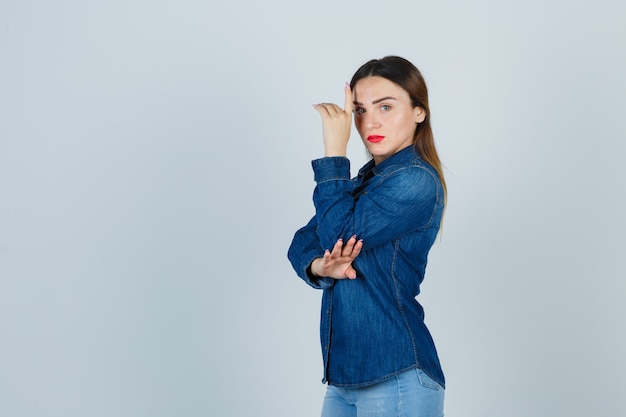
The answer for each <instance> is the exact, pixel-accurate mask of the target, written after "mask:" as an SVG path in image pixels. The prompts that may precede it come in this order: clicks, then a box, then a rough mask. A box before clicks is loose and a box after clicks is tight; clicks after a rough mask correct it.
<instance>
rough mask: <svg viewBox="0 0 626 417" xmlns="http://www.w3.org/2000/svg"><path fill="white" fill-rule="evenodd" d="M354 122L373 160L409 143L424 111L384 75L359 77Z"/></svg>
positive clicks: (355, 95)
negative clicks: (413, 103)
mask: <svg viewBox="0 0 626 417" xmlns="http://www.w3.org/2000/svg"><path fill="white" fill-rule="evenodd" d="M353 97H354V124H355V125H356V129H357V130H358V132H359V135H361V139H362V140H363V143H364V144H365V147H366V148H367V150H368V151H369V152H370V153H371V154H372V156H374V162H375V163H376V164H379V163H381V162H382V161H384V160H385V159H387V158H389V157H390V156H391V155H393V154H395V153H396V152H398V151H400V150H402V149H404V148H406V147H407V146H410V145H411V144H412V143H413V134H414V133H415V128H416V127H417V124H418V123H421V122H423V121H424V118H425V117H426V112H425V111H424V109H422V108H421V107H413V105H412V104H411V98H410V97H409V94H408V93H407V92H406V91H405V90H404V89H403V88H402V87H400V86H399V85H397V84H396V83H394V82H391V81H389V80H388V79H386V78H383V77H378V76H373V77H366V78H361V79H360V80H359V81H357V83H356V85H355V86H354V92H353Z"/></svg>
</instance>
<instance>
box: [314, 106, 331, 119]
mask: <svg viewBox="0 0 626 417" xmlns="http://www.w3.org/2000/svg"><path fill="white" fill-rule="evenodd" d="M313 108H314V109H315V110H317V112H318V113H319V114H320V116H322V118H323V117H324V116H330V112H329V111H328V106H327V105H326V104H324V103H320V104H314V105H313Z"/></svg>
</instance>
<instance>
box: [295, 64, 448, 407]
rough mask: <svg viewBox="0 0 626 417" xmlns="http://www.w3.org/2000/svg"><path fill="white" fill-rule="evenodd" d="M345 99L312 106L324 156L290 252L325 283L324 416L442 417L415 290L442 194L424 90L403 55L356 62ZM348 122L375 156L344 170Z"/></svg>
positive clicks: (432, 353)
mask: <svg viewBox="0 0 626 417" xmlns="http://www.w3.org/2000/svg"><path fill="white" fill-rule="evenodd" d="M345 96H346V101H345V107H344V108H343V109H342V108H341V107H339V106H338V105H336V104H328V103H325V104H317V105H315V106H314V108H315V110H317V111H318V112H319V114H320V115H321V117H322V136H323V139H324V150H325V156H324V157H323V158H321V159H316V160H314V161H313V162H312V165H313V171H314V176H315V181H316V184H317V185H316V187H315V191H314V193H313V202H314V205H315V216H314V217H313V218H312V219H311V220H310V221H309V223H308V224H307V225H306V226H304V227H303V228H301V229H300V230H298V231H297V232H296V234H295V236H294V238H293V241H292V243H291V246H290V248H289V254H288V256H289V260H290V261H291V263H292V265H293V267H294V269H295V270H296V272H297V273H298V275H299V276H300V277H301V278H302V279H303V280H304V281H305V282H306V283H308V284H309V285H310V286H312V287H314V288H318V289H322V290H323V296H322V312H321V325H320V337H321V344H322V355H323V359H324V379H323V382H326V383H328V388H327V391H326V396H325V398H324V404H323V407H322V416H323V417H344V416H346V417H347V416H358V417H364V416H372V417H373V416H377V417H384V416H407V417H408V416H414V417H418V416H419V417H441V416H443V399H444V383H445V382H444V376H443V372H442V370H441V366H440V363H439V359H438V357H437V352H436V349H435V345H434V343H433V340H432V338H431V336H430V333H429V331H428V329H427V328H426V325H425V324H424V311H423V309H422V306H421V305H420V304H419V303H418V302H417V300H416V299H415V297H416V296H417V295H418V294H419V287H420V284H421V282H422V280H423V279H424V271H425V269H426V261H427V256H428V252H429V250H430V247H431V246H432V244H433V242H434V240H435V237H436V236H437V233H438V231H439V226H440V223H441V218H442V213H443V209H444V204H445V200H446V187H445V182H444V178H443V173H442V168H441V163H440V161H439V157H438V155H437V151H436V149H435V144H434V140H433V134H432V130H431V126H430V110H429V107H428V92H427V88H426V84H425V82H424V79H423V77H422V75H421V73H420V72H419V71H418V69H417V68H416V67H415V66H414V65H413V64H411V63H410V62H409V61H407V60H405V59H403V58H400V57H396V56H388V57H385V58H382V59H374V60H371V61H369V62H367V63H366V64H364V65H363V66H362V67H361V68H359V69H358V70H357V72H356V73H355V74H354V76H353V77H352V80H351V82H350V85H346V88H345ZM353 113H354V123H355V125H356V129H357V131H358V132H359V135H360V136H361V140H362V141H363V143H364V145H365V147H366V148H367V151H368V152H369V154H371V155H372V160H371V161H369V162H368V163H367V164H365V166H363V167H362V168H361V170H360V171H359V173H358V175H357V176H356V177H355V178H353V179H351V178H350V163H349V160H348V159H347V158H346V147H347V144H348V140H349V137H350V130H351V124H352V115H353Z"/></svg>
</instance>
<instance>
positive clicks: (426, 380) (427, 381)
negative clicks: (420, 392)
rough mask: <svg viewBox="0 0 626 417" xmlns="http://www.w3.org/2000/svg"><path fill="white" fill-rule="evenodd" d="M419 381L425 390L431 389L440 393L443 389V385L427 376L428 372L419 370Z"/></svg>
mask: <svg viewBox="0 0 626 417" xmlns="http://www.w3.org/2000/svg"><path fill="white" fill-rule="evenodd" d="M417 379H418V380H419V382H420V385H421V386H423V387H424V388H429V389H432V390H435V391H439V390H442V389H443V387H442V386H441V385H439V384H438V383H436V382H435V381H434V380H433V379H432V378H431V377H429V376H428V375H426V372H424V371H422V370H421V369H419V368H418V369H417Z"/></svg>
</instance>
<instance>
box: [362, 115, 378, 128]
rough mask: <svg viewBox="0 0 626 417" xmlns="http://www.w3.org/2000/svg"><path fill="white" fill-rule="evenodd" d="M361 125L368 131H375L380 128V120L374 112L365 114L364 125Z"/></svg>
mask: <svg viewBox="0 0 626 417" xmlns="http://www.w3.org/2000/svg"><path fill="white" fill-rule="evenodd" d="M363 125H364V126H365V127H366V128H368V129H377V128H379V127H380V118H379V117H378V115H377V114H376V113H374V112H368V113H365V123H364V124H363Z"/></svg>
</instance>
